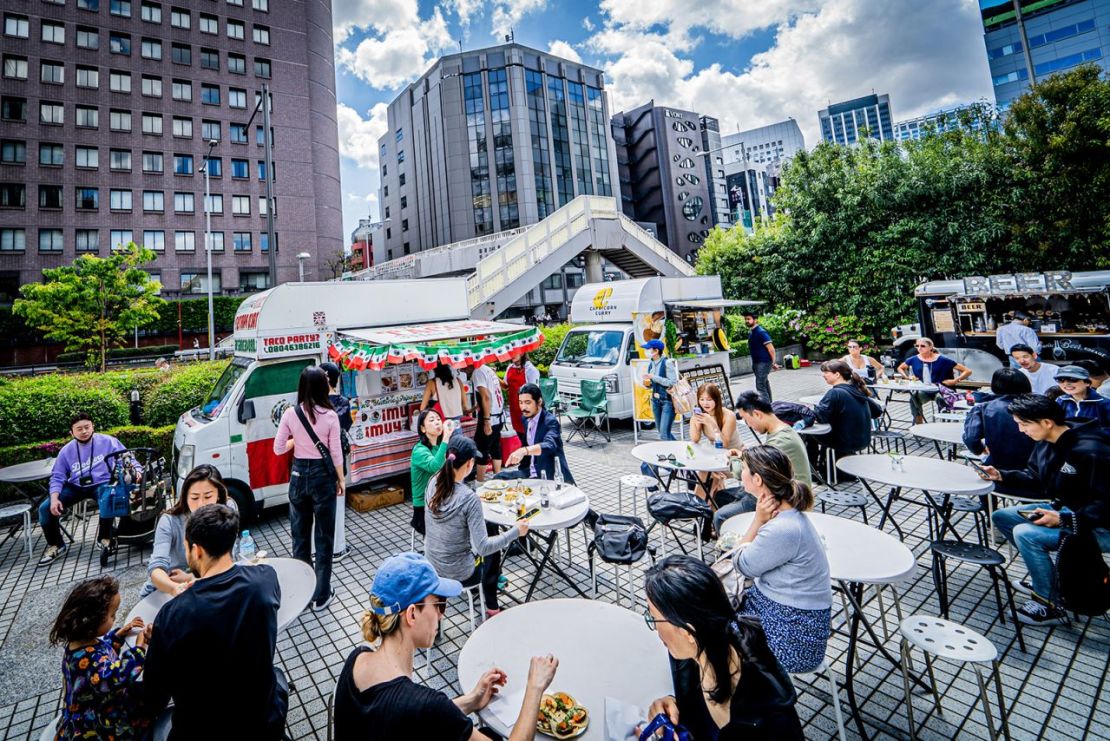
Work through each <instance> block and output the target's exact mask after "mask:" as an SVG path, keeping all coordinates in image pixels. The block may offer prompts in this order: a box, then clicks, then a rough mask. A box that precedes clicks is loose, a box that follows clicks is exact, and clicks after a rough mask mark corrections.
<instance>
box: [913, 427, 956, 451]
mask: <svg viewBox="0 0 1110 741" xmlns="http://www.w3.org/2000/svg"><path fill="white" fill-rule="evenodd" d="M910 432H911V433H913V434H914V435H915V436H916V437H923V438H926V439H927V440H939V441H940V442H942V443H951V444H952V445H962V444H963V442H964V426H963V425H962V424H960V423H959V422H927V423H925V424H920V425H914V426H912V427H910Z"/></svg>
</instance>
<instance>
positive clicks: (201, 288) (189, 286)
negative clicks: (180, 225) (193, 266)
mask: <svg viewBox="0 0 1110 741" xmlns="http://www.w3.org/2000/svg"><path fill="white" fill-rule="evenodd" d="M178 234H181V232H178ZM190 235H192V232H190ZM183 251H187V252H192V250H191V249H189V250H183ZM181 292H182V293H208V276H207V275H206V274H204V273H182V274H181ZM212 292H213V293H219V292H220V274H219V273H216V272H213V273H212Z"/></svg>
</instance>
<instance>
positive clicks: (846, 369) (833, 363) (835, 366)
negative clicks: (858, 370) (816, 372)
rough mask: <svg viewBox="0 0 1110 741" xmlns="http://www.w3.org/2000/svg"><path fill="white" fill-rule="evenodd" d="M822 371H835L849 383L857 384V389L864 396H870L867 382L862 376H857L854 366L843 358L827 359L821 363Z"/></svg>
mask: <svg viewBox="0 0 1110 741" xmlns="http://www.w3.org/2000/svg"><path fill="white" fill-rule="evenodd" d="M821 372H822V373H835V374H837V375H838V376H840V377H841V378H843V379H844V380H845V381H847V382H848V383H850V384H852V385H853V386H855V387H856V389H857V390H858V391H859V392H860V393H861V394H863V395H864V396H870V393H869V392H868V390H867V384H866V383H864V381H863V379H862V378H860V377H859V376H857V375H856V374H855V373H854V372H853V371H852V366H850V365H848V364H847V363H845V362H844V361H843V360H826V361H825V362H824V363H821Z"/></svg>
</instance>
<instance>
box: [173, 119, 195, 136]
mask: <svg viewBox="0 0 1110 741" xmlns="http://www.w3.org/2000/svg"><path fill="white" fill-rule="evenodd" d="M173 135H174V136H176V137H178V138H181V139H192V138H193V119H191V118H183V117H181V116H174V117H173Z"/></svg>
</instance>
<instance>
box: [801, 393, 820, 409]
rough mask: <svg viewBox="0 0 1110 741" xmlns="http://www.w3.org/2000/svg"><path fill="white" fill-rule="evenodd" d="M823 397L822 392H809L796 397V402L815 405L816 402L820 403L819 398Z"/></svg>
mask: <svg viewBox="0 0 1110 741" xmlns="http://www.w3.org/2000/svg"><path fill="white" fill-rule="evenodd" d="M824 398H825V395H824V394H809V395H808V396H801V397H799V398H798V403H799V404H805V405H806V406H810V407H815V406H817V405H818V404H820V403H821V400H822V399H824Z"/></svg>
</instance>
